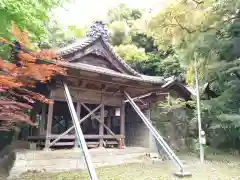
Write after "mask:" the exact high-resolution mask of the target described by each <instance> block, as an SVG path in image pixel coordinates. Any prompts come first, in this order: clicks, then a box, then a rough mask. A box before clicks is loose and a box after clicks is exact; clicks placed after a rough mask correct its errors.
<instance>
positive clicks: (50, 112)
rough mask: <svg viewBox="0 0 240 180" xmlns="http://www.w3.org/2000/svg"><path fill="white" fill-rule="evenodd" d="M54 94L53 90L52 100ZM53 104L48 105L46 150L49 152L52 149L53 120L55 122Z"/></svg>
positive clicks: (51, 93)
mask: <svg viewBox="0 0 240 180" xmlns="http://www.w3.org/2000/svg"><path fill="white" fill-rule="evenodd" d="M53 94H54V92H53V90H51V92H50V98H52V96H53ZM53 105H54V101H53V103H51V104H49V105H48V118H47V132H46V141H45V149H46V150H48V149H49V147H50V136H51V131H52V120H53Z"/></svg>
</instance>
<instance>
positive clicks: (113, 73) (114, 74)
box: [57, 62, 164, 85]
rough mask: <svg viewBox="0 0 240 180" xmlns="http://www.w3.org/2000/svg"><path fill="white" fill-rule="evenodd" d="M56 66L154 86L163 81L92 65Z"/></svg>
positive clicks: (61, 63)
mask: <svg viewBox="0 0 240 180" xmlns="http://www.w3.org/2000/svg"><path fill="white" fill-rule="evenodd" d="M57 64H59V65H62V66H64V67H67V68H72V69H77V70H82V71H87V72H92V73H98V74H103V75H108V76H112V77H116V78H122V79H126V80H133V81H138V82H143V83H150V84H155V85H162V84H164V80H163V79H162V78H161V77H160V78H157V77H152V78H151V76H140V77H138V76H132V75H127V74H122V73H118V72H116V71H113V70H110V69H106V68H102V67H96V66H92V65H88V64H83V63H78V64H72V63H67V62H57Z"/></svg>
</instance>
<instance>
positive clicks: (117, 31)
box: [109, 21, 131, 46]
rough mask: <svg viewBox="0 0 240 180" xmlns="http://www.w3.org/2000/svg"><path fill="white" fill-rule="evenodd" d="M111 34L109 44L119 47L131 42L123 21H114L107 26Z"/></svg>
mask: <svg viewBox="0 0 240 180" xmlns="http://www.w3.org/2000/svg"><path fill="white" fill-rule="evenodd" d="M109 29H110V32H111V44H112V45H114V46H119V45H120V44H128V43H129V42H130V41H131V36H130V28H129V26H128V24H127V23H126V22H124V21H114V22H112V23H111V24H110V25H109Z"/></svg>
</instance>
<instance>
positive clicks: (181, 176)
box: [174, 171, 192, 178]
mask: <svg viewBox="0 0 240 180" xmlns="http://www.w3.org/2000/svg"><path fill="white" fill-rule="evenodd" d="M174 175H175V176H177V177H179V178H184V177H191V176H192V173H190V172H181V171H180V172H175V173H174Z"/></svg>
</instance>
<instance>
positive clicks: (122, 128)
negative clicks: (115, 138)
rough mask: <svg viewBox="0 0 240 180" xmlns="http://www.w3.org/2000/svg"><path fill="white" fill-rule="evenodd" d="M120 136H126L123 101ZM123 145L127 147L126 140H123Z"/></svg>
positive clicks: (123, 105) (123, 104) (122, 105)
mask: <svg viewBox="0 0 240 180" xmlns="http://www.w3.org/2000/svg"><path fill="white" fill-rule="evenodd" d="M120 134H121V135H123V136H125V103H124V101H122V104H121V107H120ZM122 143H123V144H124V145H125V142H124V139H122Z"/></svg>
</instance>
